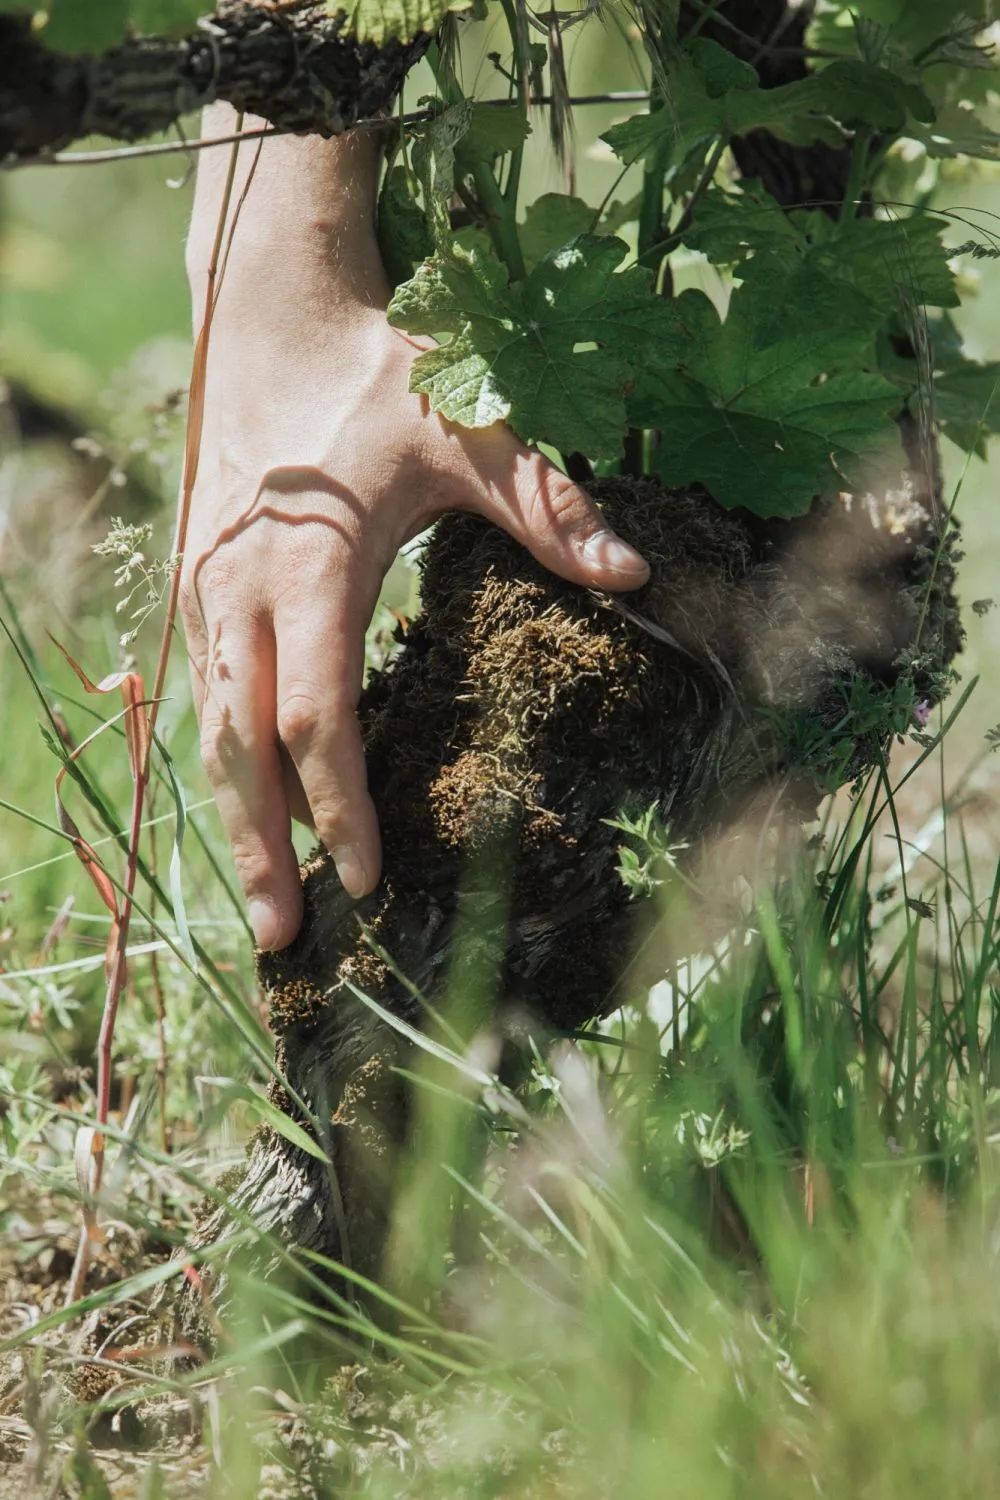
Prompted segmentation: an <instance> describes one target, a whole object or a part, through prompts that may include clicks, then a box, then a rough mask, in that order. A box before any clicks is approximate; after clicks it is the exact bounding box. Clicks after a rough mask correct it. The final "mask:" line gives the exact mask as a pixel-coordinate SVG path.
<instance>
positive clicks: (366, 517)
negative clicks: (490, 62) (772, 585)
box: [181, 226, 648, 949]
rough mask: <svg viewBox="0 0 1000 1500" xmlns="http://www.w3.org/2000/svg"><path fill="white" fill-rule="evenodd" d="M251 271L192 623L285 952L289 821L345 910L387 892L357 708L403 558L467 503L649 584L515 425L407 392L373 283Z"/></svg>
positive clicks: (220, 347) (208, 501)
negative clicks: (410, 544) (331, 869)
mask: <svg viewBox="0 0 1000 1500" xmlns="http://www.w3.org/2000/svg"><path fill="white" fill-rule="evenodd" d="M324 227H325V226H324ZM371 248H372V247H369V249H368V251H366V254H367V255H369V256H370V252H371ZM375 259H376V262H377V253H376V254H375ZM255 264H256V266H257V273H258V274H256V275H254V276H249V275H247V274H245V273H244V272H241V271H240V269H239V266H238V265H237V267H236V271H235V274H233V273H232V271H231V272H230V274H231V275H232V281H231V282H227V284H226V286H225V288H224V290H223V293H222V298H221V299H220V305H219V310H218V313H217V315H216V321H215V324H214V326H213V332H212V340H211V344H210V354H209V364H208V386H207V397H206V409H205V423H204V433H203V439H202V446H201V455H200V461H199V469H198V480H197V486H196V490H195V494H194V497H193V503H192V509H191V517H190V523H189V530H188V536H187V541H186V545H185V549H184V562H183V566H182V580H181V610H182V616H183V620H184V624H185V628H186V631H187V638H188V645H189V654H190V659H191V666H192V678H193V683H194V693H195V704H196V708H197V710H198V714H199V718H200V723H201V746H202V756H203V760H204V763H205V767H206V769H207V772H208V775H209V778H210V780H211V783H212V787H213V790H214V792H215V797H216V801H217V803H218V806H219V811H220V813H221V816H222V820H223V823H224V825H225V829H226V832H227V834H228V836H229V839H230V842H231V844H232V849H233V856H234V859H235V862H236V867H237V871H238V874H239V878H240V882H241V884H242V886H243V889H244V892H245V894H246V897H247V900H248V903H249V912H250V919H251V923H252V926H253V930H254V934H255V936H256V939H257V942H258V944H259V946H260V947H261V948H264V949H275V948H281V947H284V946H285V945H286V944H288V943H289V942H291V940H292V939H293V938H294V936H295V934H296V932H297V930H298V927H299V923H300V920H301V914H302V891H301V882H300V878H299V873H298V860H297V857H296V855H295V851H294V849H293V846H292V842H291V834H290V822H291V818H292V817H295V818H298V819H300V820H302V821H305V822H309V823H312V824H313V826H314V827H315V829H316V832H317V834H318V836H319V838H320V839H321V840H322V842H323V844H324V845H325V846H326V847H327V848H328V849H329V851H330V853H331V855H332V857H333V859H334V862H335V864H336V867H337V871H338V874H339V876H340V879H341V881H342V883H343V885H344V887H345V889H346V890H347V891H348V893H349V894H350V895H351V896H353V897H361V896H363V895H365V894H366V893H367V892H369V891H370V890H372V889H373V888H374V886H375V884H376V883H377V881H378V877H379V869H380V859H381V856H380V843H379V831H378V823H377V819H376V814H375V809H374V806H373V804H372V801H371V798H370V796H369V795H368V791H367V786H366V778H365V764H364V753H363V747H362V740H361V733H360V728H359V724H358V719H357V714H356V708H357V703H358V698H359V695H360V692H361V685H362V675H363V669H364V638H365V631H366V629H367V626H368V623H369V621H370V619H371V616H372V613H373V610H374V608H375V604H376V601H377V598H378V594H379V589H380V587H381V584H382V580H383V578H384V576H385V573H386V571H387V570H388V568H389V566H390V565H391V563H392V561H393V559H394V558H395V556H396V554H397V552H398V550H399V548H400V546H401V545H402V544H403V543H405V542H406V541H407V540H408V539H410V538H412V537H413V536H415V535H417V534H418V533H419V532H420V531H421V530H423V529H424V528H425V527H426V526H427V525H428V524H429V523H430V522H431V521H432V520H433V519H434V518H435V517H436V516H438V515H440V514H441V513H442V512H444V511H446V510H450V509H456V510H469V511H474V512H476V513H478V514H480V515H483V516H486V517H488V518H489V519H490V520H492V521H494V522H496V523H497V524H498V525H500V526H502V527H504V528H505V530H507V531H509V532H510V533H511V534H512V535H513V536H514V537H515V538H517V540H518V541H520V542H522V543H523V544H524V545H525V546H526V547H527V548H529V549H530V551H531V552H532V553H533V554H534V556H535V557H537V558H538V560H539V561H540V562H541V563H543V564H544V565H545V566H546V567H548V568H551V569H552V570H553V571H554V572H556V573H558V574H560V575H561V576H562V577H564V578H567V579H569V580H570V581H571V582H574V583H579V584H584V585H588V584H589V585H591V586H594V587H600V588H606V589H627V588H636V587H638V586H640V585H641V584H642V583H644V582H645V581H646V578H647V576H648V570H647V568H646V565H645V563H644V562H643V561H642V559H641V558H640V557H639V555H638V554H637V553H636V552H634V551H633V550H632V548H630V547H629V546H627V545H626V543H624V542H622V541H621V540H620V539H619V538H617V537H616V536H615V535H614V534H613V533H612V532H610V531H609V530H608V529H607V527H606V524H605V522H604V520H603V518H602V516H601V513H600V511H599V510H598V508H597V507H596V506H595V505H594V504H593V502H592V501H591V500H590V499H589V497H588V496H587V495H586V494H585V493H584V492H583V491H582V490H580V489H579V488H577V486H576V485H574V484H573V483H572V482H571V481H570V480H569V479H567V478H566V476H565V475H564V474H562V473H561V471H560V470H559V469H557V468H556V467H555V466H554V465H552V464H550V463H548V462H547V461H546V460H545V459H544V458H542V457H541V456H540V455H539V454H537V453H533V452H531V451H530V450H529V449H527V448H526V447H525V446H524V445H523V444H522V443H520V442H519V441H518V440H517V439H516V438H515V436H514V435H513V433H512V432H511V431H510V430H509V429H508V428H507V427H505V426H503V425H502V424H496V425H495V426H493V427H490V428H487V429H483V430H477V431H471V430H468V429H464V428H460V427H456V426H453V425H452V424H450V423H448V422H447V421H445V420H444V419H443V418H441V417H439V416H438V415H436V414H435V413H432V412H431V411H430V409H429V406H428V404H427V402H426V399H425V398H423V397H420V396H416V395H413V394H411V393H410V391H409V389H408V383H409V374H410V367H411V365H412V363H413V360H414V358H415V357H416V355H417V353H418V352H419V346H418V345H417V344H416V343H415V342H414V341H412V340H410V339H408V338H406V337H405V336H404V335H403V334H401V333H399V332H398V331H396V330H394V329H392V328H391V327H390V326H389V325H388V323H387V322H386V319H385V316H384V312H383V310H382V308H383V307H384V302H385V296H386V291H387V289H386V288H385V287H384V286H383V285H381V279H380V273H379V275H378V276H377V277H376V279H375V281H374V282H373V281H372V279H371V276H370V275H369V276H368V281H367V284H366V288H365V291H364V295H358V296H356V297H355V296H351V297H345V296H344V295H343V293H344V286H345V276H344V275H343V274H342V275H340V276H339V277H337V278H334V279H333V280H332V281H331V282H330V283H329V290H320V289H319V288H320V286H321V285H324V286H325V285H326V284H325V283H322V284H321V283H319V282H316V281H312V280H310V279H309V278H308V277H306V278H303V276H302V275H296V274H292V273H290V272H289V271H288V270H287V269H286V270H285V271H283V272H282V273H280V274H279V272H278V271H277V270H272V274H271V275H270V276H268V275H267V274H265V273H263V272H262V271H261V263H260V262H259V261H256V262H255ZM366 264H368V262H367V261H366ZM262 278H263V279H262Z"/></svg>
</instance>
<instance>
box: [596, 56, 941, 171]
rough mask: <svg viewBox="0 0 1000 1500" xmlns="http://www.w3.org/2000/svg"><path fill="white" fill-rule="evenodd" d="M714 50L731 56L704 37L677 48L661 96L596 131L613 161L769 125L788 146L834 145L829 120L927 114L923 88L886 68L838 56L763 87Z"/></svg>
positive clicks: (886, 127)
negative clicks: (693, 45) (818, 68)
mask: <svg viewBox="0 0 1000 1500" xmlns="http://www.w3.org/2000/svg"><path fill="white" fill-rule="evenodd" d="M718 54H721V56H722V58H726V59H728V62H729V63H731V62H732V58H731V57H730V56H729V54H728V53H727V52H726V51H725V49H724V48H722V47H719V46H718V45H717V44H716V43H713V42H708V41H702V43H701V45H700V46H699V47H698V48H697V49H695V50H694V51H690V50H689V51H688V52H686V53H682V54H681V55H680V56H679V57H678V59H677V61H676V62H675V64H674V65H673V67H672V68H671V69H670V74H669V85H670V87H669V93H668V98H667V101H666V103H665V104H663V105H662V106H661V107H660V108H658V109H656V110H654V111H652V112H651V113H650V114H646V115H636V116H635V117H634V118H633V119H631V120H626V121H625V122H624V123H623V124H621V125H615V126H613V127H612V128H611V129H610V130H609V131H607V132H606V133H605V134H604V136H603V137H602V139H603V140H604V141H605V142H606V143H607V144H608V145H609V146H610V147H611V149H612V150H613V151H614V152H615V154H616V156H618V157H619V158H620V160H621V161H623V162H625V163H626V164H627V165H631V164H632V163H633V162H636V161H638V160H639V159H640V158H641V157H646V156H649V155H654V156H656V157H657V158H658V159H659V160H662V161H663V162H664V163H665V164H666V163H671V162H674V163H676V162H681V161H683V160H684V159H685V158H686V157H687V156H688V155H689V154H690V152H691V151H693V150H694V149H695V148H696V147H697V146H698V145H699V144H700V143H702V142H704V141H706V140H708V139H712V138H722V139H724V140H729V139H731V138H732V137H733V136H738V135H746V134H747V133H748V132H749V131H751V130H761V129H766V130H770V131H771V132H772V133H774V134H776V135H779V136H781V137H782V138H783V139H785V140H789V141H792V142H793V143H795V144H796V145H808V144H809V143H810V142H811V141H815V140H825V141H828V142H832V143H833V144H837V143H838V141H839V140H840V139H841V138H842V137H841V135H840V134H839V133H838V131H837V129H836V127H835V126H834V125H833V124H832V123H831V122H832V121H839V122H840V124H841V125H842V126H845V127H848V128H850V129H857V128H863V129H871V130H880V131H889V132H897V131H899V130H901V129H902V128H903V126H904V125H905V124H906V121H907V119H908V117H909V116H911V115H912V116H913V117H914V118H915V119H917V120H920V121H923V122H925V123H926V122H930V121H932V120H933V119H934V108H933V105H932V104H931V102H930V100H929V99H928V97H927V95H926V94H925V93H924V91H923V90H922V89H921V88H920V87H918V86H917V85H916V84H914V83H911V82H909V81H908V80H907V79H905V78H902V77H900V76H899V75H898V74H896V73H893V72H891V71H890V70H889V69H888V68H883V67H876V66H873V65H872V64H870V63H864V62H859V61H857V60H856V59H851V58H843V59H839V60H837V61H836V62H832V63H830V65H829V66H828V67H826V68H824V69H823V70H822V72H819V73H813V74H811V75H810V76H809V77H808V78H803V79H800V80H798V81H797V82H795V83H787V84H782V85H781V86H779V87H778V88H772V89H763V88H761V87H760V85H759V83H758V82H757V81H756V80H755V81H754V82H753V84H752V85H751V84H750V83H749V82H748V78H747V75H746V72H745V70H744V71H741V72H740V74H739V75H736V74H735V73H734V72H733V70H732V68H730V67H729V66H728V65H726V66H723V64H722V62H721V60H720V61H719V62H718V63H716V62H714V61H713V59H714V58H715V57H716V56H717V55H718ZM740 66H741V68H744V67H745V65H740ZM734 85H735V86H734ZM720 87H721V88H722V90H723V91H722V92H719V89H720Z"/></svg>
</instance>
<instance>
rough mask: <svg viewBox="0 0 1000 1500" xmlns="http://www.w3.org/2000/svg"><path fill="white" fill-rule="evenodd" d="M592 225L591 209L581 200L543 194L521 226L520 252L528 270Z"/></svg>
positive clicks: (562, 195) (532, 206) (530, 207)
mask: <svg viewBox="0 0 1000 1500" xmlns="http://www.w3.org/2000/svg"><path fill="white" fill-rule="evenodd" d="M593 223H594V209H592V208H591V206H590V204H589V203H585V202H584V201H583V199H582V198H571V197H569V196H568V194H566V193H543V194H542V196H541V197H540V198H536V199H535V201H534V203H532V204H530V205H529V207H528V208H527V210H526V212H525V215H524V224H523V225H522V226H521V234H520V238H521V249H522V250H523V252H524V260H525V264H526V265H527V266H528V268H529V269H530V268H531V267H532V266H534V265H537V264H538V262H539V261H540V260H543V259H544V257H545V256H546V255H548V254H549V253H550V251H552V250H558V249H559V247H560V246H561V245H568V244H569V242H570V240H574V239H576V237H577V235H579V234H588V233H589V232H590V231H591V229H592V227H593Z"/></svg>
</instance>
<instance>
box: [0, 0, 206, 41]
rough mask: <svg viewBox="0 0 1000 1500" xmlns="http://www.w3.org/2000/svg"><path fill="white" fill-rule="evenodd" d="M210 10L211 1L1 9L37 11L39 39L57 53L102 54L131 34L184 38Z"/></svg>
mask: <svg viewBox="0 0 1000 1500" xmlns="http://www.w3.org/2000/svg"><path fill="white" fill-rule="evenodd" d="M211 9H212V6H211V4H210V3H209V0H86V3H82V0H41V3H36V4H32V3H31V0H0V11H2V10H20V11H29V12H33V13H34V15H35V18H36V25H38V26H39V28H40V29H39V36H41V37H42V38H43V40H44V41H45V44H46V46H48V47H50V48H52V50H53V51H55V52H71V53H77V54H79V53H88V52H103V51H104V50H105V49H106V48H109V47H116V46H118V45H119V44H120V43H121V42H123V41H124V40H125V38H126V37H127V36H128V35H129V33H131V32H138V33H140V34H141V35H143V36H180V35H183V34H184V33H185V32H188V31H190V30H191V29H192V27H193V26H194V25H195V23H196V22H197V21H198V19H199V17H200V16H203V15H205V14H206V13H207V12H208V11H210V10H211Z"/></svg>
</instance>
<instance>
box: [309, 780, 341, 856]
mask: <svg viewBox="0 0 1000 1500" xmlns="http://www.w3.org/2000/svg"><path fill="white" fill-rule="evenodd" d="M309 810H310V812H311V813H312V815H313V822H314V823H315V825H316V832H317V833H318V834H319V836H320V838H321V839H322V840H323V842H324V843H326V844H330V843H337V842H339V841H340V836H342V835H343V834H344V831H345V830H346V828H347V827H348V824H349V822H350V817H351V802H350V799H349V798H348V797H345V796H342V795H340V794H338V793H336V792H334V793H328V794H327V795H325V796H322V797H315V796H314V797H312V798H310V801H309Z"/></svg>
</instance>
